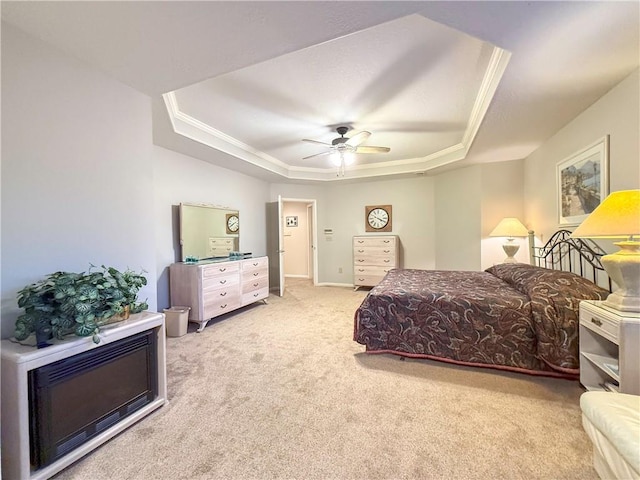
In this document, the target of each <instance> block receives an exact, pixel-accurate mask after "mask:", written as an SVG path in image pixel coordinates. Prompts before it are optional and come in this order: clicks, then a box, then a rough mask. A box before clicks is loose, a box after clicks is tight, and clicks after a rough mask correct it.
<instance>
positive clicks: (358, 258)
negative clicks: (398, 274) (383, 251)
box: [353, 253, 397, 268]
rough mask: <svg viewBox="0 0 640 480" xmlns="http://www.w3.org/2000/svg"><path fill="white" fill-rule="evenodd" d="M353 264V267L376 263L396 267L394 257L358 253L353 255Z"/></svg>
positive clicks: (381, 265)
mask: <svg viewBox="0 0 640 480" xmlns="http://www.w3.org/2000/svg"><path fill="white" fill-rule="evenodd" d="M353 265H354V268H358V266H359V265H376V266H380V267H388V268H395V267H397V265H396V259H395V258H394V257H391V258H389V257H383V256H380V255H366V254H360V253H355V254H354V255H353Z"/></svg>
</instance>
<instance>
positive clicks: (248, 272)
mask: <svg viewBox="0 0 640 480" xmlns="http://www.w3.org/2000/svg"><path fill="white" fill-rule="evenodd" d="M169 284H170V289H171V292H170V293H171V305H172V306H184V307H191V310H189V321H190V322H195V323H198V324H199V325H200V326H199V328H198V332H201V331H202V330H203V329H204V327H206V326H207V322H208V321H209V320H211V319H212V318H214V317H217V316H220V315H223V314H225V313H228V312H231V311H233V310H236V309H238V308H240V307H244V306H245V305H249V304H250V303H253V302H257V301H258V300H264V299H266V298H267V297H268V296H269V259H268V258H267V257H257V258H245V259H241V260H235V259H234V260H231V259H224V260H213V261H202V262H198V263H195V264H189V263H174V264H173V265H171V266H170V267H169Z"/></svg>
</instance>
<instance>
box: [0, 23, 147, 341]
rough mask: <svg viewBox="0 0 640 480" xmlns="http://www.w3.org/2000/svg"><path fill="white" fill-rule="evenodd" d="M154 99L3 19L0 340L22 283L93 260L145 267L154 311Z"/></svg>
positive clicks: (83, 267) (81, 268)
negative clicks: (0, 297)
mask: <svg viewBox="0 0 640 480" xmlns="http://www.w3.org/2000/svg"><path fill="white" fill-rule="evenodd" d="M150 106H151V105H150V101H149V98H148V97H146V96H144V95H141V94H140V93H138V92H136V91H134V90H132V89H131V88H129V87H126V86H124V85H123V84H121V83H118V82H115V81H113V80H111V79H110V78H108V77H106V76H104V75H102V74H101V73H100V72H98V71H96V70H95V69H92V68H89V67H87V66H86V65H84V64H82V63H81V62H78V61H76V60H75V59H72V58H69V57H67V56H66V55H64V54H62V53H61V52H59V51H57V50H55V49H53V48H51V47H50V46H49V45H47V44H45V43H42V42H40V41H38V40H36V39H34V38H33V37H30V36H27V35H25V34H23V33H22V32H20V31H19V30H16V29H14V28H13V27H11V26H9V25H6V24H2V120H3V121H2V267H1V271H2V330H1V334H2V337H7V336H9V335H11V334H12V333H13V325H14V323H15V319H16V317H17V315H18V314H19V310H18V308H17V303H16V292H17V291H18V290H19V289H20V288H22V287H24V286H25V285H27V284H30V283H33V282H35V281H37V280H40V279H41V278H42V277H43V276H44V275H46V274H48V273H52V272H55V271H59V270H67V271H77V272H80V271H85V270H87V269H88V268H89V263H93V264H95V265H98V266H99V265H102V264H104V265H107V266H113V267H116V268H120V269H124V268H127V267H130V268H132V269H134V270H140V269H144V270H145V271H146V272H147V274H146V276H147V277H148V279H149V280H151V281H150V284H149V285H148V286H147V287H146V288H144V289H143V290H142V291H141V292H140V294H141V297H142V298H143V299H144V298H148V302H149V306H150V308H151V309H155V308H156V288H155V284H154V281H153V279H155V277H156V263H155V235H154V218H153V214H152V212H153V167H152V159H151V149H152V144H151V110H150Z"/></svg>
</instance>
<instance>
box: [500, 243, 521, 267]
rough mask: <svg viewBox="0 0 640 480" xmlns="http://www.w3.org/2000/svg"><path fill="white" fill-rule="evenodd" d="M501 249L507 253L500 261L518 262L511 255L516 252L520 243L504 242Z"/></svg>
mask: <svg viewBox="0 0 640 480" xmlns="http://www.w3.org/2000/svg"><path fill="white" fill-rule="evenodd" d="M502 249H503V250H504V253H506V254H507V258H505V259H504V260H503V261H502V263H518V261H517V260H516V259H515V258H513V256H514V255H515V254H516V253H518V250H520V245H517V244H515V243H505V244H504V245H502Z"/></svg>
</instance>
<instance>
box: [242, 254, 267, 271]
mask: <svg viewBox="0 0 640 480" xmlns="http://www.w3.org/2000/svg"><path fill="white" fill-rule="evenodd" d="M268 268H269V258H268V257H260V258H251V259H248V260H244V261H243V262H242V271H243V272H250V271H252V270H263V269H268Z"/></svg>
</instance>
